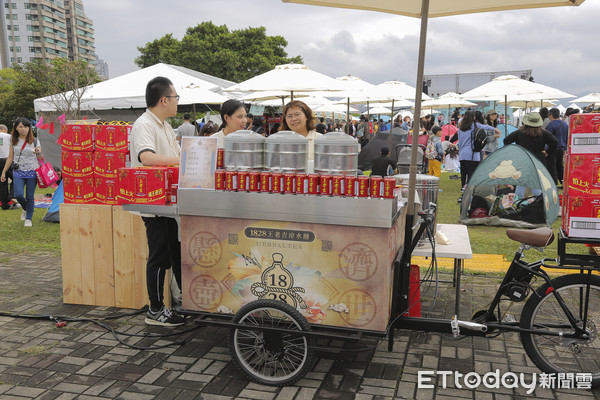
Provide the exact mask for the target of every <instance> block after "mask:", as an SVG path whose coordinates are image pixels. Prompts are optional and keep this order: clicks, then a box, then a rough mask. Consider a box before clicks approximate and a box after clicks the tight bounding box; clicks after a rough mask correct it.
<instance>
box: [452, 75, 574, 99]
mask: <svg viewBox="0 0 600 400" xmlns="http://www.w3.org/2000/svg"><path fill="white" fill-rule="evenodd" d="M507 96H508V100H511V99H512V98H513V97H516V96H520V97H518V99H520V100H525V99H527V100H531V101H533V100H547V99H563V98H566V97H575V96H573V95H572V94H569V93H566V92H563V91H562V90H559V89H555V88H552V87H550V86H546V85H542V84H541V83H536V82H530V81H527V80H525V79H521V78H519V77H516V76H514V75H502V76H499V77H497V78H494V79H492V80H491V81H490V82H487V83H484V84H483V85H481V86H477V87H476V88H475V89H471V90H469V91H468V92H465V93H463V94H462V95H461V97H462V98H463V99H468V100H497V101H500V100H506V97H507Z"/></svg>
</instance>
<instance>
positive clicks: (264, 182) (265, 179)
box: [260, 172, 272, 193]
mask: <svg viewBox="0 0 600 400" xmlns="http://www.w3.org/2000/svg"><path fill="white" fill-rule="evenodd" d="M271 178H272V174H271V173H270V172H261V173H260V191H261V192H263V193H270V192H271V182H272V180H271Z"/></svg>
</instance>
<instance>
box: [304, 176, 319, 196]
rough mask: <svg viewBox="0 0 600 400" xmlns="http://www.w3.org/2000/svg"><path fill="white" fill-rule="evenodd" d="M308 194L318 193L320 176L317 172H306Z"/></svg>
mask: <svg viewBox="0 0 600 400" xmlns="http://www.w3.org/2000/svg"><path fill="white" fill-rule="evenodd" d="M307 180H308V194H319V184H320V183H321V178H320V177H319V175H317V174H308V177H307Z"/></svg>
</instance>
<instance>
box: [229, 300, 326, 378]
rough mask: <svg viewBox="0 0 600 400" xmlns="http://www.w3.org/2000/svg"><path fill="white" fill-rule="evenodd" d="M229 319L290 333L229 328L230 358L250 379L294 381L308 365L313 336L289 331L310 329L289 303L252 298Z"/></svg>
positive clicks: (311, 358) (312, 355) (301, 375)
mask: <svg viewBox="0 0 600 400" xmlns="http://www.w3.org/2000/svg"><path fill="white" fill-rule="evenodd" d="M233 322H234V323H240V324H250V325H253V326H256V327H270V328H281V329H285V330H286V331H289V332H290V333H285V332H282V333H279V332H262V331H260V330H251V329H246V328H232V329H231V330H230V336H229V339H230V345H231V350H232V353H233V357H234V358H235V360H236V362H237V363H238V365H239V366H240V368H241V369H242V371H244V373H246V374H247V375H248V376H249V377H250V378H251V379H252V380H254V381H256V382H258V383H261V384H265V385H274V386H282V385H286V384H290V383H294V382H296V381H297V380H298V379H300V378H302V377H303V376H304V374H305V373H306V371H307V370H308V369H309V368H310V365H311V363H312V360H313V357H314V350H313V349H312V345H313V339H312V338H310V337H307V336H300V335H295V334H293V333H292V332H293V331H310V325H309V324H308V322H307V321H306V318H304V317H303V316H302V315H301V314H300V313H299V312H298V311H297V310H296V309H295V308H293V307H291V306H290V305H288V304H286V303H283V302H281V301H276V300H257V301H253V302H252V303H249V304H247V305H245V306H244V307H242V308H241V309H240V311H238V313H237V314H236V315H235V317H234V318H233Z"/></svg>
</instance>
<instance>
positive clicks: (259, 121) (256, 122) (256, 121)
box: [252, 115, 263, 126]
mask: <svg viewBox="0 0 600 400" xmlns="http://www.w3.org/2000/svg"><path fill="white" fill-rule="evenodd" d="M262 124H263V120H262V118H261V117H259V116H258V115H257V116H256V117H254V118H252V126H262Z"/></svg>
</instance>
